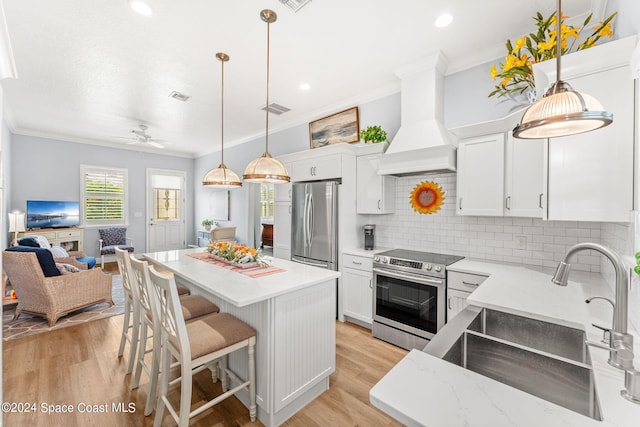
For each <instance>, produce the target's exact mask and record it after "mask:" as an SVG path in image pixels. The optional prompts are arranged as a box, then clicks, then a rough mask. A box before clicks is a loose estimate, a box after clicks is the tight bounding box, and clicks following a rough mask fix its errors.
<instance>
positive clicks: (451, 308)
mask: <svg viewBox="0 0 640 427" xmlns="http://www.w3.org/2000/svg"><path fill="white" fill-rule="evenodd" d="M448 304H449V310H453V307H451V297H449V303H448Z"/></svg>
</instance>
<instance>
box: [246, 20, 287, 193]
mask: <svg viewBox="0 0 640 427" xmlns="http://www.w3.org/2000/svg"><path fill="white" fill-rule="evenodd" d="M260 18H261V19H262V20H263V21H264V22H266V23H267V103H266V108H265V111H266V117H267V119H266V131H265V151H264V154H263V155H262V156H261V157H258V158H257V159H255V160H253V161H252V162H251V163H249V164H248V165H247V167H246V169H245V170H244V175H243V176H242V178H243V179H244V180H245V181H247V182H255V183H261V184H284V183H287V182H290V181H291V178H290V177H289V173H288V172H287V169H286V168H285V167H284V165H283V164H282V162H281V161H280V160H278V159H276V158H273V157H271V154H269V25H270V24H272V23H273V22H276V19H277V18H278V16H277V15H276V13H275V12H274V11H272V10H269V9H265V10H263V11H262V12H260Z"/></svg>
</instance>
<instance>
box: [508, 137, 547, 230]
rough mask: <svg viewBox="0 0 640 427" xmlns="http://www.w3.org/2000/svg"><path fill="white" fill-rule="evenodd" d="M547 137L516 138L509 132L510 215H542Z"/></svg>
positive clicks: (536, 216) (532, 216) (535, 216)
mask: <svg viewBox="0 0 640 427" xmlns="http://www.w3.org/2000/svg"><path fill="white" fill-rule="evenodd" d="M545 142H546V140H543V139H516V138H514V137H513V135H512V133H511V132H510V131H509V132H507V144H506V150H505V210H504V214H505V215H506V216H519V217H530V218H542V216H543V212H542V209H543V202H544V200H543V199H544V197H545V191H544V144H545Z"/></svg>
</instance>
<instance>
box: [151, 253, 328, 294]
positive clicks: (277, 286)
mask: <svg viewBox="0 0 640 427" xmlns="http://www.w3.org/2000/svg"><path fill="white" fill-rule="evenodd" d="M205 250H206V249H205V248H192V249H181V250H174V251H165V252H151V253H145V254H143V256H144V257H145V258H146V259H148V260H149V261H151V262H152V263H153V262H154V261H155V262H157V263H158V264H161V265H162V267H163V268H165V269H168V270H170V271H172V272H173V273H174V274H175V275H176V276H178V277H181V278H183V279H186V278H188V280H189V281H190V282H192V283H193V284H194V285H196V286H199V287H201V288H203V289H205V290H206V291H207V292H210V293H211V294H213V295H216V296H218V297H219V298H222V299H224V300H225V301H228V302H229V303H231V304H233V305H235V306H236V307H244V306H247V305H250V304H254V303H257V302H260V301H265V300H268V299H271V298H275V297H277V296H280V295H284V294H287V293H290V292H293V291H297V290H299V289H303V288H306V287H309V286H313V285H315V284H318V283H322V282H325V281H327V280H331V279H336V278H338V277H340V273H339V272H337V271H331V270H326V269H322V268H318V267H311V266H308V265H304V264H300V263H296V262H291V261H287V260H283V259H279V258H273V259H272V261H271V265H272V266H274V267H278V268H281V269H283V270H285V271H283V272H279V273H274V274H270V275H266V276H262V277H259V278H253V277H249V276H246V275H244V274H242V273H239V272H235V271H231V270H229V269H226V268H224V267H216V266H213V265H212V264H209V263H207V262H205V261H201V260H199V259H196V258H192V257H190V256H188V255H187V254H189V253H196V252H204V251H205ZM212 267H213V268H214V269H213V270H212ZM212 271H215V277H214V276H212Z"/></svg>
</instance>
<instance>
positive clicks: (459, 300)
mask: <svg viewBox="0 0 640 427" xmlns="http://www.w3.org/2000/svg"><path fill="white" fill-rule="evenodd" d="M470 293H471V292H464V291H458V290H456V289H449V290H448V291H447V294H448V295H447V322H448V321H450V320H451V319H453V318H454V317H455V316H456V314H458V313H460V312H461V311H462V310H464V309H465V308H466V307H467V306H468V305H469V304H468V303H467V297H469V294H470Z"/></svg>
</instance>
